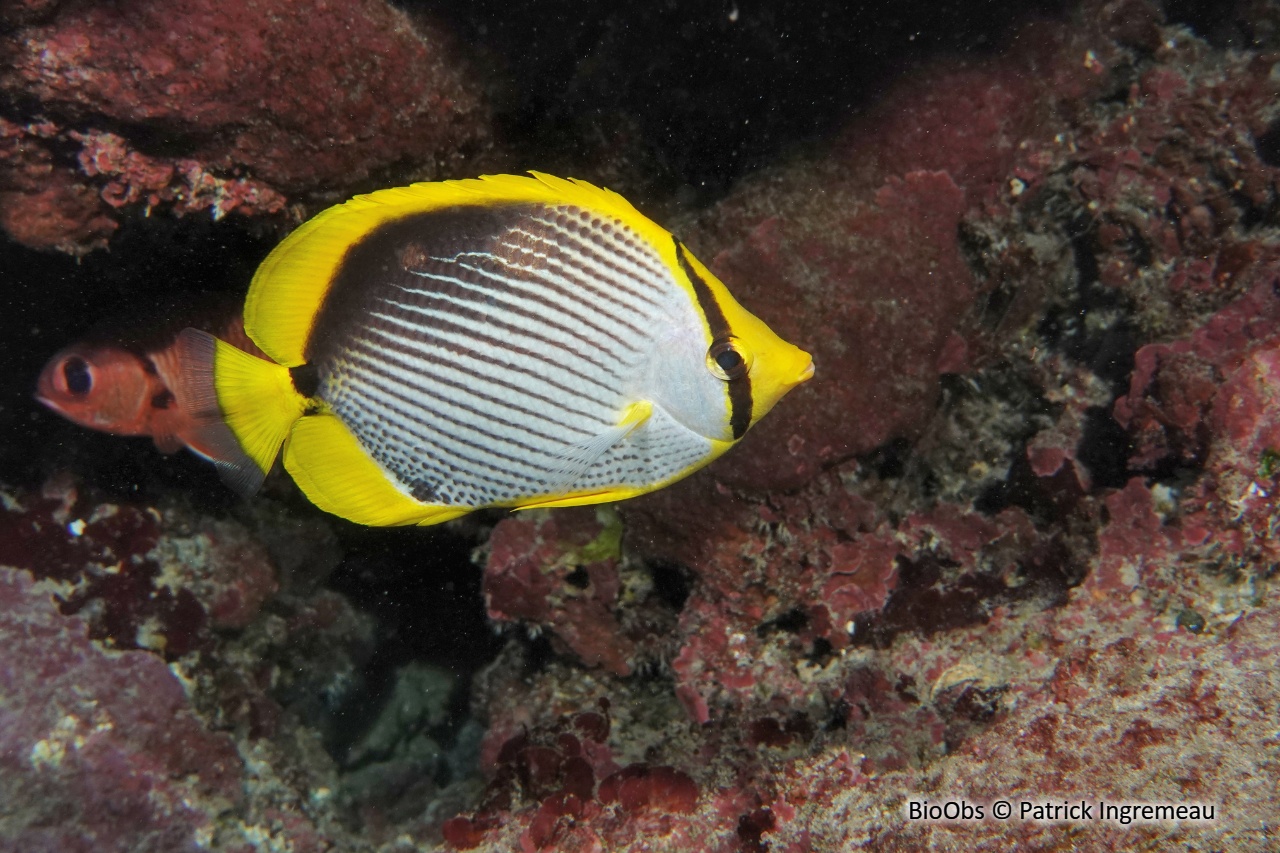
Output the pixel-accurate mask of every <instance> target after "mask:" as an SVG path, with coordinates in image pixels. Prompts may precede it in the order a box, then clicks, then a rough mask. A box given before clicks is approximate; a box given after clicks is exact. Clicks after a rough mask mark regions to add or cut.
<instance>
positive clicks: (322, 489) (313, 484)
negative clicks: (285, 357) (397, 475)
mask: <svg viewBox="0 0 1280 853" xmlns="http://www.w3.org/2000/svg"><path fill="white" fill-rule="evenodd" d="M284 467H285V470H286V471H288V472H289V474H290V475H291V476H292V477H293V479H294V481H295V482H296V483H297V484H298V488H300V489H302V492H303V494H305V495H306V496H307V498H308V499H309V500H310V501H311V502H312V503H314V504H315V505H316V506H318V507H320V508H321V509H323V510H324V511H325V512H331V513H333V514H334V515H338V516H341V517H343V518H345V519H347V520H349V521H354V522H356V523H357V524H367V525H371V526H374V527H396V526H402V525H406V524H420V525H427V524H439V523H440V522H442V521H448V520H449V519H452V518H457V517H458V516H460V515H465V514H466V513H468V512H470V511H471V509H470V508H468V507H449V506H433V505H431V504H424V503H422V502H420V501H417V500H415V499H414V498H412V497H410V496H409V495H407V494H405V493H404V492H402V491H400V490H399V489H398V488H396V486H395V484H394V483H392V482H391V480H390V478H389V475H388V474H387V473H386V472H385V471H384V470H383V469H382V467H381V466H380V465H378V463H377V462H375V461H374V459H373V457H371V456H370V455H369V454H368V453H367V452H366V451H365V449H364V448H363V447H361V445H360V442H359V441H357V440H356V437H355V436H354V435H352V433H351V431H350V430H349V429H347V427H346V425H344V424H343V423H342V421H341V420H339V419H338V417H337V416H336V415H333V414H328V413H323V414H316V415H308V416H306V417H304V418H302V419H301V420H299V421H298V422H297V423H296V424H294V426H293V431H292V432H291V433H290V434H289V438H288V440H287V442H286V443H285V448H284Z"/></svg>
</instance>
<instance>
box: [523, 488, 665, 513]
mask: <svg viewBox="0 0 1280 853" xmlns="http://www.w3.org/2000/svg"><path fill="white" fill-rule="evenodd" d="M655 488H656V487H655ZM651 491H653V489H652V488H643V489H638V488H635V487H633V486H628V487H624V488H616V489H600V490H599V491H594V492H575V493H572V494H567V495H551V496H549V497H546V498H534V499H532V500H528V501H522V502H520V503H519V504H518V505H516V506H513V507H512V509H549V508H550V507H557V506H585V505H587V504H603V503H612V502H614V501H625V500H626V499H627V498H634V497H638V496H640V495H643V494H645V493H646V492H651Z"/></svg>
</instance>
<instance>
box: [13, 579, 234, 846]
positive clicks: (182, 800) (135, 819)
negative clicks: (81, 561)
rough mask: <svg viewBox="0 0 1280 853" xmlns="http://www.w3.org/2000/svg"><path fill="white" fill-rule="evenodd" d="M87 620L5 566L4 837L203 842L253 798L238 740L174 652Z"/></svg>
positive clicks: (42, 842)
mask: <svg viewBox="0 0 1280 853" xmlns="http://www.w3.org/2000/svg"><path fill="white" fill-rule="evenodd" d="M87 627H88V626H87V625H86V624H85V622H83V621H82V620H81V619H79V618H78V617H67V616H63V615H62V614H60V613H59V611H58V607H57V606H56V605H55V604H54V602H53V600H52V597H51V595H50V590H49V588H48V586H47V585H46V584H37V583H35V582H33V581H32V579H31V576H30V575H29V574H27V573H26V572H23V571H19V570H17V569H12V568H0V643H2V644H3V647H4V649H5V655H4V663H3V664H2V665H0V795H2V796H3V797H4V813H5V820H4V826H3V828H2V829H0V845H3V846H4V847H5V848H6V849H11V850H65V851H86V853H87V851H94V850H145V851H156V853H160V851H174V850H195V849H198V846H199V839H200V838H201V837H202V836H208V835H210V833H211V830H212V826H213V824H214V822H215V821H216V820H217V819H218V816H219V815H220V814H221V813H222V812H223V811H224V810H226V809H228V808H233V807H235V806H236V805H237V804H238V802H239V801H240V799H241V787H240V784H241V776H242V774H243V772H244V767H243V764H242V762H241V759H240V756H239V755H238V754H237V752H236V748H235V744H234V742H233V741H232V739H231V738H230V737H229V736H227V735H225V734H218V733H213V732H210V731H208V730H206V729H205V728H204V726H203V725H202V724H201V722H200V721H199V719H198V718H197V716H196V715H195V714H194V713H193V711H192V709H191V707H190V705H189V702H188V699H187V697H186V695H185V693H184V692H183V688H182V685H181V684H180V683H179V681H178V680H177V679H176V678H175V677H174V676H173V674H172V673H171V672H170V671H169V668H168V667H167V666H166V665H165V663H164V661H163V660H161V659H160V658H158V657H155V656H154V655H151V654H149V653H146V652H137V651H131V652H109V651H104V650H103V649H102V648H101V647H100V646H98V645H97V644H95V643H93V642H92V641H91V640H90V639H89V637H88V635H87Z"/></svg>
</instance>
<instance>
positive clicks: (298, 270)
mask: <svg viewBox="0 0 1280 853" xmlns="http://www.w3.org/2000/svg"><path fill="white" fill-rule="evenodd" d="M521 203H541V204H548V205H561V204H572V205H577V206H580V207H583V208H586V209H589V210H593V211H596V212H599V213H603V214H608V215H611V216H614V217H616V218H618V219H620V220H622V221H623V222H624V223H626V224H627V225H629V226H630V227H631V228H633V229H634V230H635V231H637V232H638V233H640V234H641V235H642V236H643V237H644V238H645V239H647V240H649V241H650V242H651V243H653V244H654V246H655V247H656V248H657V249H658V251H659V252H660V253H662V255H663V257H664V258H667V257H668V256H669V255H670V256H671V257H672V258H673V257H674V254H673V253H674V250H673V249H671V248H670V244H671V243H672V240H671V235H670V234H669V233H668V232H667V231H665V230H664V229H663V228H661V227H660V226H659V225H657V224H656V223H654V222H653V221H652V220H650V219H648V218H646V217H645V216H644V215H643V214H641V213H640V212H639V211H637V210H636V209H635V207H633V206H632V205H631V203H630V202H628V201H627V200H626V199H624V198H623V197H622V196H620V195H618V194H617V193H615V192H612V191H611V190H606V189H601V188H600V187H597V186H594V185H592V184H589V183H587V182H586V181H580V180H577V179H574V178H568V179H566V178H557V177H554V176H552V175H547V174H543V173H541V172H532V173H530V175H527V176H526V175H485V176H483V177H480V178H468V179H465V180H458V181H441V182H436V183H419V184H411V185H410V186H407V187H393V188H391V189H385V190H378V191H377V192H373V193H368V194H366V195H360V196H356V197H355V198H353V199H351V200H349V201H347V202H344V203H343V204H339V205H336V206H334V207H331V208H329V209H327V210H325V211H322V212H321V213H319V214H317V215H316V216H314V217H312V218H311V219H309V220H307V221H306V222H304V223H303V224H302V225H301V226H299V227H298V228H297V229H296V230H295V231H294V232H293V233H292V234H290V235H289V236H288V237H286V238H285V239H284V240H282V241H281V242H280V244H279V245H278V246H276V248H275V249H274V250H272V252H271V254H269V255H268V256H267V258H266V260H264V261H263V262H262V264H261V265H260V266H259V267H258V271H257V273H256V274H255V275H254V277H253V282H252V283H251V284H250V286H249V295H248V297H247V298H246V300H245V314H244V325H245V330H246V331H247V332H248V333H249V337H251V338H252V339H253V341H254V343H256V344H257V345H258V346H259V347H261V348H262V350H263V352H265V353H266V354H267V355H269V356H270V357H271V358H272V359H273V360H275V361H276V362H278V363H280V364H282V365H284V366H286V367H297V366H298V365H300V364H302V363H303V362H304V361H305V351H306V345H307V338H308V336H309V335H310V333H311V326H312V323H313V322H314V321H315V317H316V314H317V313H318V312H319V311H320V306H321V305H322V304H323V302H324V297H325V294H326V293H328V290H329V287H330V285H331V284H332V282H333V278H334V276H335V275H336V273H337V270H338V268H339V266H340V265H341V263H342V259H343V258H344V257H345V256H346V253H347V251H348V250H349V249H350V248H351V246H352V245H354V244H355V243H357V242H359V241H360V239H361V238H363V237H364V236H365V235H366V234H368V233H369V232H370V231H372V230H374V229H375V228H377V227H378V226H380V225H382V224H384V223H387V222H391V221H394V220H396V219H401V218H403V217H406V216H412V215H414V214H419V213H426V212H429V211H432V210H439V209H443V208H447V207H457V206H463V205H474V206H484V205H501V204H521ZM668 262H671V261H670V260H669V261H668Z"/></svg>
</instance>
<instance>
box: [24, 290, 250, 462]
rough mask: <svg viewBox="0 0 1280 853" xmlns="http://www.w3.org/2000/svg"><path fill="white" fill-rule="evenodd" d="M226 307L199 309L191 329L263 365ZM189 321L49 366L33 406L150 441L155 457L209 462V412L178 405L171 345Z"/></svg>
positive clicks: (82, 346)
mask: <svg viewBox="0 0 1280 853" xmlns="http://www.w3.org/2000/svg"><path fill="white" fill-rule="evenodd" d="M238 304H239V300H236V301H235V302H233V303H230V307H227V306H226V305H222V304H218V305H216V306H215V307H213V308H212V309H210V308H209V307H208V306H204V308H203V309H202V310H200V311H199V312H198V317H197V318H196V323H195V325H196V326H197V327H198V328H202V329H203V330H205V331H208V332H210V333H211V334H214V335H216V336H217V337H219V338H222V339H223V340H224V341H227V342H228V343H230V344H233V345H235V346H236V347H239V348H240V349H242V350H244V351H245V352H248V353H252V354H254V355H257V356H258V357H260V358H265V357H266V356H265V354H264V353H263V352H262V351H261V350H259V349H258V347H257V346H255V345H254V343H253V341H251V340H249V336H248V335H246V334H245V331H244V320H243V319H242V318H241V316H240V315H239V314H238V313H236V309H237V307H238ZM191 321H192V318H191V317H188V316H174V317H170V318H168V321H167V322H165V323H163V327H164V328H163V329H162V330H161V331H160V332H158V333H153V334H150V335H149V339H148V338H146V337H144V338H140V337H138V336H128V335H113V336H110V337H103V336H100V335H99V336H96V337H94V338H91V339H89V340H87V341H84V342H81V343H78V344H75V345H73V346H69V347H67V348H66V349H64V350H62V351H61V352H59V353H58V354H57V355H55V356H54V357H53V358H51V359H50V360H49V363H48V364H46V365H45V367H44V370H42V371H41V373H40V378H39V380H38V381H37V383H36V399H37V400H39V401H40V402H41V403H43V404H44V405H46V406H48V407H49V408H50V409H53V410H54V411H55V412H57V413H58V414H60V415H62V416H63V417H64V418H66V419H67V420H69V421H72V422H74V423H77V424H80V425H81V426H85V427H89V428H90V429H96V430H99V431H101V432H108V433H112V434H113V435H149V436H151V438H152V439H153V440H154V441H155V443H156V447H158V448H159V449H160V451H161V452H162V453H174V452H176V451H178V450H181V449H182V448H183V447H187V448H190V449H191V450H192V451H193V452H195V453H198V454H199V455H201V456H203V457H205V458H206V459H210V460H212V461H220V460H218V459H216V458H215V456H216V453H215V451H214V448H215V447H218V446H225V440H226V437H228V436H230V433H229V432H227V433H226V436H223V435H222V432H223V431H224V430H226V429H227V428H226V426H225V424H223V423H222V422H221V416H220V415H219V414H218V413H217V411H216V406H210V405H209V404H208V403H207V402H201V401H197V400H192V399H185V398H184V391H183V389H182V386H181V384H180V377H181V374H182V365H181V364H180V362H179V358H178V354H177V348H176V347H175V345H174V340H175V338H176V336H177V332H179V331H181V330H182V329H183V328H184V327H185V326H188V325H191Z"/></svg>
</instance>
